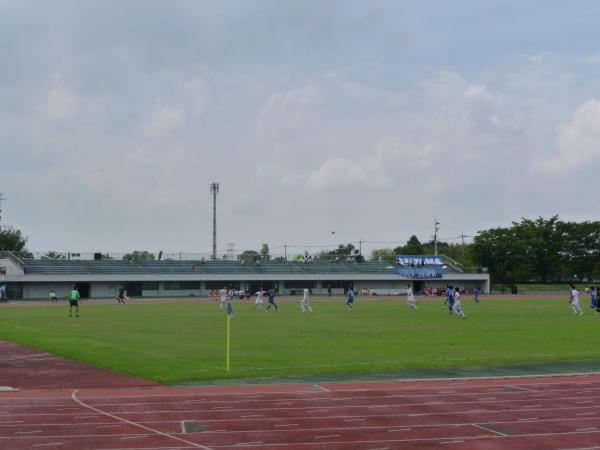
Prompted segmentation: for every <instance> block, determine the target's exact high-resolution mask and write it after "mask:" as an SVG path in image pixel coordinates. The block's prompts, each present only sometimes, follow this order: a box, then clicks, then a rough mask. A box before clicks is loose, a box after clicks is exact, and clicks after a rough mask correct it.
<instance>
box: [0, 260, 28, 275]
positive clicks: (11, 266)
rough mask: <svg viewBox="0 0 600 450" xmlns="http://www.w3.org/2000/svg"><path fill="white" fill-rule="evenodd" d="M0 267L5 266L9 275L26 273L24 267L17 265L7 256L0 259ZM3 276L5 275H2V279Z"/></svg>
mask: <svg viewBox="0 0 600 450" xmlns="http://www.w3.org/2000/svg"><path fill="white" fill-rule="evenodd" d="M0 267H3V268H4V269H5V271H6V276H7V277H10V276H13V277H14V276H18V275H23V273H24V271H23V268H22V267H20V266H17V265H16V264H15V263H13V262H12V261H11V260H10V259H7V258H2V259H0ZM0 272H2V271H0ZM2 276H3V275H0V280H1V279H2Z"/></svg>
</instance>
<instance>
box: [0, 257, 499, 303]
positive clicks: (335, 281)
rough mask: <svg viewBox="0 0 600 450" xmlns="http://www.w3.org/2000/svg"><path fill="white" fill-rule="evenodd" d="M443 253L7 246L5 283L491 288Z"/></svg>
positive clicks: (86, 291) (36, 290) (1, 261)
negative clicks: (53, 250)
mask: <svg viewBox="0 0 600 450" xmlns="http://www.w3.org/2000/svg"><path fill="white" fill-rule="evenodd" d="M406 258H407V257H405V256H404V257H399V260H398V261H401V260H402V259H403V260H406ZM408 258H411V257H408ZM419 258H421V257H419ZM439 258H440V261H441V262H440V263H439V264H431V265H428V264H422V265H421V266H419V267H414V266H413V267H404V266H403V265H401V264H400V263H390V262H374V261H368V262H367V261H366V262H348V261H326V260H313V261H311V262H310V263H305V262H303V261H285V260H265V261H263V260H259V261H222V260H210V261H205V260H195V261H194V260H190V261H174V260H163V261H157V260H149V261H133V260H113V259H107V260H65V259H19V258H17V257H16V256H14V255H12V254H9V252H4V253H3V254H2V255H0V269H2V270H0V283H1V284H3V283H6V284H7V285H8V287H9V290H10V292H11V293H12V295H13V297H14V298H24V299H39V298H47V295H48V292H49V291H50V290H51V289H54V290H55V292H56V293H57V295H58V296H64V295H66V294H67V292H69V290H70V289H71V288H72V287H73V285H77V286H78V287H79V289H80V292H81V293H82V296H83V297H84V298H85V297H89V298H106V297H113V296H115V295H116V293H117V292H118V289H119V288H120V287H121V286H123V287H125V288H126V289H127V291H128V293H129V295H130V296H131V297H181V296H198V297H201V296H208V295H209V294H210V293H211V292H213V291H214V290H218V289H220V288H222V287H225V286H226V287H229V288H231V289H236V290H247V291H249V292H255V291H256V290H259V289H274V290H275V291H277V292H279V293H280V294H282V295H295V294H297V293H299V291H300V290H301V289H304V288H305V287H307V288H309V289H311V290H312V292H313V294H316V295H327V294H328V293H329V291H331V293H332V294H333V295H335V294H342V293H344V291H345V290H346V289H347V288H348V287H349V286H353V287H354V289H355V290H356V291H357V292H358V291H360V290H363V289H366V290H369V291H370V292H371V293H373V294H376V295H397V294H402V293H404V292H405V290H406V287H407V284H408V283H410V284H411V286H412V287H413V289H414V290H415V291H416V292H419V291H421V290H422V289H424V288H425V287H432V288H434V287H441V286H443V285H445V284H446V283H450V284H453V285H455V286H460V287H462V288H464V289H467V290H471V289H473V288H474V287H475V286H477V287H479V288H480V289H481V290H482V291H484V292H488V291H489V287H490V285H489V275H488V274H485V273H484V274H482V273H465V271H464V270H463V269H462V268H461V267H459V266H458V265H457V264H456V263H454V262H453V261H452V260H450V259H449V258H445V257H443V256H442V257H439Z"/></svg>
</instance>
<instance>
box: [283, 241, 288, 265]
mask: <svg viewBox="0 0 600 450" xmlns="http://www.w3.org/2000/svg"><path fill="white" fill-rule="evenodd" d="M287 248H288V245H287V244H283V257H284V258H285V260H286V261H287Z"/></svg>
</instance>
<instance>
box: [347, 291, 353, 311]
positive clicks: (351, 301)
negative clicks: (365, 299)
mask: <svg viewBox="0 0 600 450" xmlns="http://www.w3.org/2000/svg"><path fill="white" fill-rule="evenodd" d="M353 304H354V291H353V290H352V287H349V288H348V300H347V301H346V305H347V306H348V309H349V310H350V311H352V305H353Z"/></svg>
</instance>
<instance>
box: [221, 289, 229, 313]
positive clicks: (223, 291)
mask: <svg viewBox="0 0 600 450" xmlns="http://www.w3.org/2000/svg"><path fill="white" fill-rule="evenodd" d="M219 300H221V303H220V304H219V309H220V310H222V309H223V308H225V302H226V301H227V289H225V288H222V289H221V290H220V291H219Z"/></svg>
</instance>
